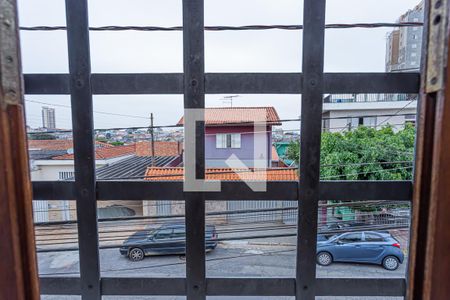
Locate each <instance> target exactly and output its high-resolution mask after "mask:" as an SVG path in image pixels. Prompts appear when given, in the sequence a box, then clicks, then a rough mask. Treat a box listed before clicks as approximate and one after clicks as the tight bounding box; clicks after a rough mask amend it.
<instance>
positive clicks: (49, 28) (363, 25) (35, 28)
mask: <svg viewBox="0 0 450 300" xmlns="http://www.w3.org/2000/svg"><path fill="white" fill-rule="evenodd" d="M420 26H423V23H422V22H397V23H353V24H327V25H325V29H347V28H380V27H394V28H395V27H420ZM272 29H279V30H303V25H244V26H205V27H204V30H205V31H245V30H272ZM20 30H22V31H57V30H67V27H66V26H21V27H20ZM89 30H90V31H183V27H182V26H171V27H162V26H116V25H110V26H97V27H89Z"/></svg>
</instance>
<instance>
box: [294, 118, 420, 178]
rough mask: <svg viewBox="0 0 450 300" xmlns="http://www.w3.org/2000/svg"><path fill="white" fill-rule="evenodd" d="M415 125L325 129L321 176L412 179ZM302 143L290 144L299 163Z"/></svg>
mask: <svg viewBox="0 0 450 300" xmlns="http://www.w3.org/2000/svg"><path fill="white" fill-rule="evenodd" d="M414 136H415V128H414V127H413V126H411V125H407V126H406V127H405V129H403V130H399V131H398V132H394V131H393V129H392V127H390V126H385V127H383V128H382V129H380V130H376V129H374V128H369V127H365V126H360V127H358V128H357V129H355V130H353V131H348V132H344V133H331V132H324V133H323V134H322V144H321V153H320V161H321V167H320V175H321V178H322V179H324V180H327V179H328V180H411V179H412V163H409V162H410V161H412V159H413V151H414ZM299 152H300V150H299V143H298V142H297V143H294V142H293V143H291V144H290V145H289V147H288V150H287V156H288V158H289V159H292V160H295V161H297V162H298V158H299Z"/></svg>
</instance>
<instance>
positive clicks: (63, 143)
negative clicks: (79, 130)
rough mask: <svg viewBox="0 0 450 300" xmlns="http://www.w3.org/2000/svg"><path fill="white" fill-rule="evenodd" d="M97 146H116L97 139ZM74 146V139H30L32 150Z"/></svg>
mask: <svg viewBox="0 0 450 300" xmlns="http://www.w3.org/2000/svg"><path fill="white" fill-rule="evenodd" d="M95 146H96V147H97V148H103V147H114V146H113V145H110V144H107V143H103V142H98V141H95ZM71 148H73V140H28V149H30V150H66V151H67V150H69V149H71Z"/></svg>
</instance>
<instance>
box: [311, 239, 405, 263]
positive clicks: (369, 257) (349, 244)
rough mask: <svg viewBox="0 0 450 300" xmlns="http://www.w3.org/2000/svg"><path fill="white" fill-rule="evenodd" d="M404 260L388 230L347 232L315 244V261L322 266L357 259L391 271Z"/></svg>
mask: <svg viewBox="0 0 450 300" xmlns="http://www.w3.org/2000/svg"><path fill="white" fill-rule="evenodd" d="M403 259H404V256H403V252H402V250H401V249H400V244H399V242H398V241H397V240H396V239H394V238H393V237H392V236H391V235H390V234H389V233H382V232H377V231H363V232H347V233H342V234H336V235H334V236H332V237H331V238H329V239H328V240H326V241H321V242H318V243H317V263H318V264H319V265H322V266H328V265H330V264H331V263H332V262H356V263H370V264H378V265H382V266H383V267H384V268H385V269H387V270H391V271H393V270H396V269H397V268H398V267H399V265H400V264H401V263H403Z"/></svg>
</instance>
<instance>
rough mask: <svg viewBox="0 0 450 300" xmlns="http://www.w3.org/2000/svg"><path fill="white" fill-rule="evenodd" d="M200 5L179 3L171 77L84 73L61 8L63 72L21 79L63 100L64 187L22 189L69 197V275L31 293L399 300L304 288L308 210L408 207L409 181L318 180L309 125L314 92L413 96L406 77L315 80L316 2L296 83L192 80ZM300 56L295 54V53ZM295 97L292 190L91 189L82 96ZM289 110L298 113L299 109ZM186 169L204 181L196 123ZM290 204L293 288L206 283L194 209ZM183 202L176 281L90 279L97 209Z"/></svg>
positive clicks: (84, 55) (108, 184) (318, 56)
mask: <svg viewBox="0 0 450 300" xmlns="http://www.w3.org/2000/svg"><path fill="white" fill-rule="evenodd" d="M203 9H204V7H203V0H189V1H187V0H185V1H183V43H184V47H183V51H184V73H182V74H173V73H171V74H154V73H152V74H149V73H147V74H91V70H90V53H89V27H88V12H87V0H66V18H67V41H68V50H69V51H68V52H69V53H68V55H69V70H70V74H28V75H25V93H26V94H70V95H71V103H72V120H73V138H74V154H75V182H33V191H34V199H35V200H41V199H42V200H59V199H76V201H77V219H78V235H79V256H80V277H78V278H74V277H63V276H57V277H42V278H41V279H40V282H41V292H42V293H43V294H53V295H67V294H69V295H70V294H75V295H82V299H100V298H101V295H129V296H133V295H187V299H189V300H190V299H205V298H206V295H209V296H217V295H227V296H240V297H243V296H296V298H297V299H314V297H315V296H385V297H386V296H403V295H404V294H405V290H406V282H405V279H403V278H395V279H394V278H375V279H369V278H316V264H315V256H316V235H317V215H318V202H319V200H408V201H410V200H411V195H412V183H411V182H409V181H391V182H383V181H379V182H349V181H345V182H344V181H342V182H341V181H322V182H319V169H320V166H319V163H320V162H319V151H320V137H321V116H322V103H323V95H324V94H325V93H332V94H345V93H405V94H414V93H418V91H419V80H420V76H419V74H417V73H332V74H324V73H323V61H324V30H325V23H324V22H325V0H304V12H305V13H304V24H303V72H302V73H226V74H219V73H209V74H208V73H206V74H205V72H204V18H203V14H204V10H203ZM299 51H300V49H299ZM208 93H209V94H227V93H239V94H303V97H302V105H301V107H302V112H301V114H302V115H301V119H302V135H301V153H302V157H301V162H300V168H301V174H300V178H301V179H300V182H268V187H267V191H266V192H253V191H252V190H251V189H250V188H249V187H248V186H246V185H245V183H243V182H224V183H222V191H221V192H184V191H183V183H182V182H162V183H161V182H150V181H148V182H145V181H96V177H95V162H94V157H95V156H94V143H93V134H94V132H93V110H92V95H93V94H184V107H185V108H203V107H204V98H205V94H208ZM299 105H300V104H299ZM196 136H197V139H196V142H197V149H198V151H197V155H196V167H197V170H198V171H200V172H199V173H198V178H202V177H203V176H202V174H204V160H205V153H204V137H205V134H204V125H203V124H202V123H199V124H198V126H197V135H196ZM237 196H238V197H239V199H241V200H242V201H255V200H270V201H298V204H299V216H298V220H299V224H298V230H299V232H301V234H300V235H298V247H297V264H296V269H297V272H296V276H295V277H294V278H206V274H205V273H206V272H205V248H204V225H205V199H208V200H211V201H224V200H233V199H236V197H237ZM123 199H127V200H136V201H142V200H166V199H173V200H184V201H185V213H186V228H187V249H186V251H187V253H186V275H187V276H186V278H140V277H135V278H120V277H117V278H116V277H102V276H101V273H100V266H99V249H98V243H99V242H98V233H97V232H98V230H97V226H98V225H97V207H96V203H97V200H99V201H102V200H123Z"/></svg>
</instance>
